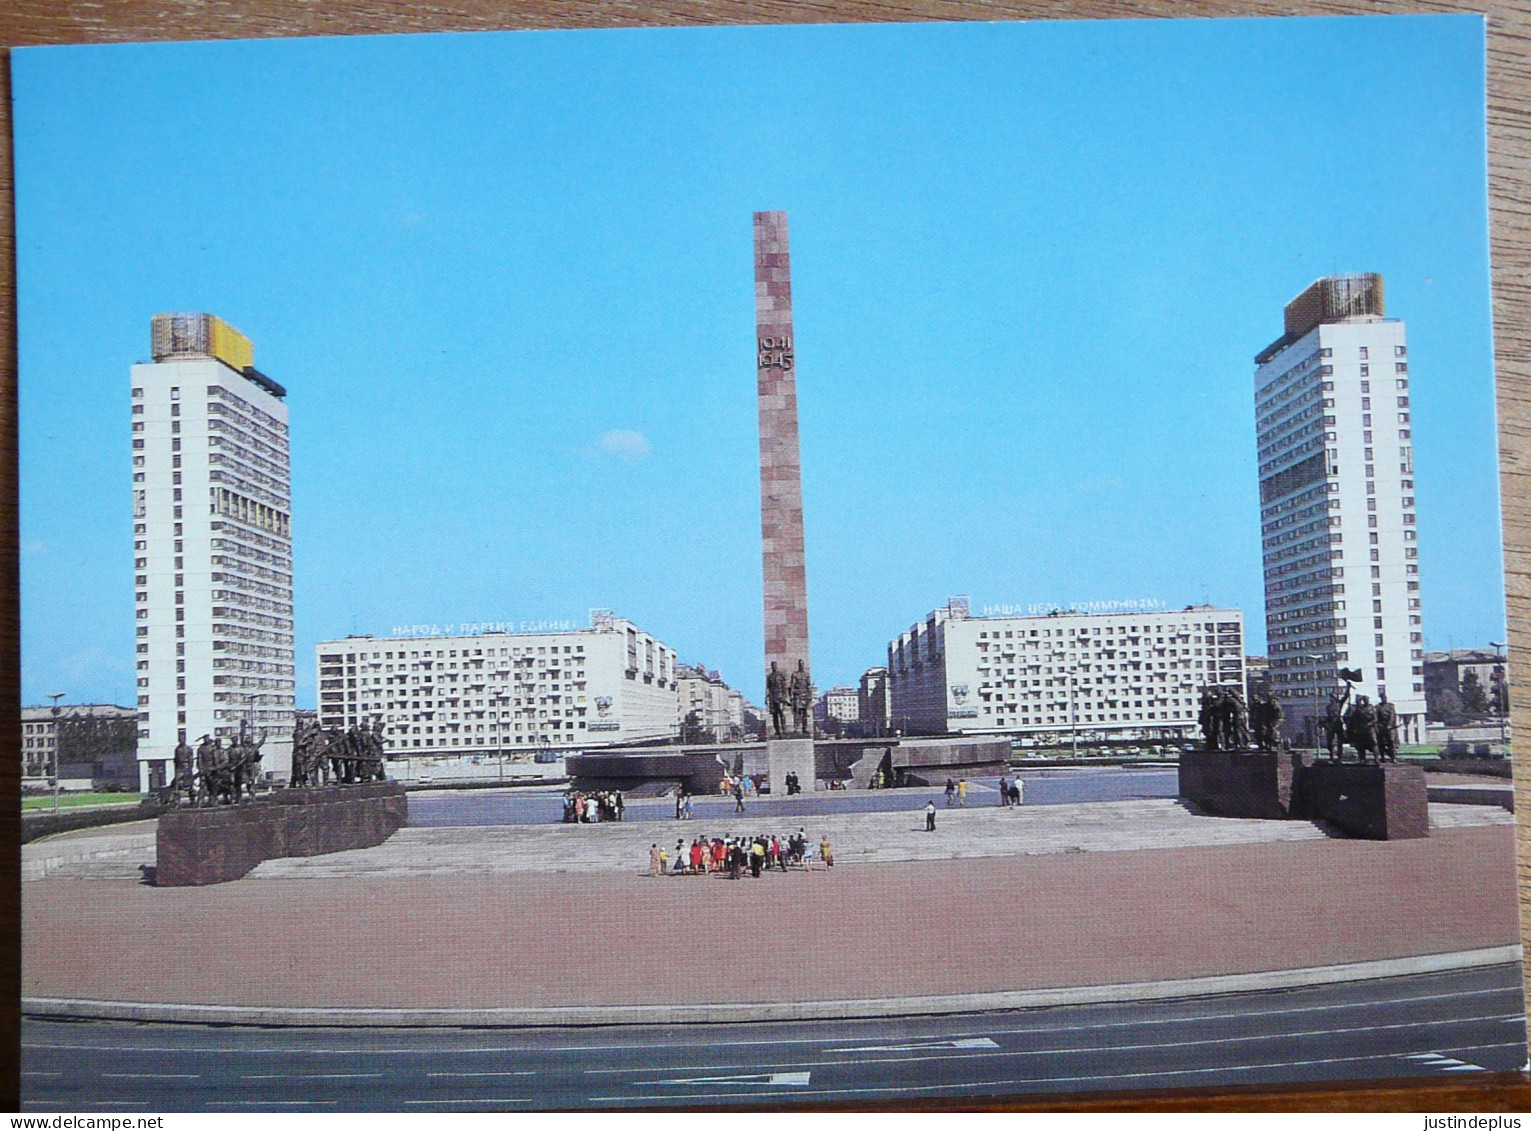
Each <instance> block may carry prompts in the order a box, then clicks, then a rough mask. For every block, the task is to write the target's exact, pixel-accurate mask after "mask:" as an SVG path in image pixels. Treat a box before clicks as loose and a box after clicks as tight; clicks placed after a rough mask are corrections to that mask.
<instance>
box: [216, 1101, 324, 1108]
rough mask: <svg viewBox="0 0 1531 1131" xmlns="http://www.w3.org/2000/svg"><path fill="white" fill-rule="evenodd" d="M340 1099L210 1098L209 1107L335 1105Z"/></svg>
mask: <svg viewBox="0 0 1531 1131" xmlns="http://www.w3.org/2000/svg"><path fill="white" fill-rule="evenodd" d="M339 1102H340V1101H339V1100H208V1101H207V1106H208V1107H334V1106H335V1105H336V1104H338V1103H339Z"/></svg>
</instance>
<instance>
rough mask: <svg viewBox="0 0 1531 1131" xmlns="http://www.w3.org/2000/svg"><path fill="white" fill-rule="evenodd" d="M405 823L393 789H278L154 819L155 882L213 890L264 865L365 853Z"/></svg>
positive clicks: (399, 794)
mask: <svg viewBox="0 0 1531 1131" xmlns="http://www.w3.org/2000/svg"><path fill="white" fill-rule="evenodd" d="M408 816H409V801H408V799H407V798H406V796H405V794H404V787H403V786H402V785H400V784H399V783H398V782H368V783H365V784H360V785H345V786H330V787H327V788H321V789H283V790H278V791H277V792H275V793H273V794H270V795H269V796H266V797H262V798H260V799H259V800H256V801H252V802H249V803H248V804H243V805H224V806H217V807H214V808H208V809H176V810H173V811H170V812H167V813H165V814H164V815H163V816H161V817H160V819H159V832H158V835H157V837H156V841H155V873H154V882H155V884H156V885H158V886H160V887H186V886H190V885H199V884H219V883H223V882H225V881H226V880H237V879H239V878H240V877H241V876H243V875H245V874H247V873H248V872H249V871H250V870H251V869H253V868H254V867H255V866H256V865H257V864H259V863H260V862H261V861H263V860H274V859H277V858H279V857H283V856H319V855H322V854H324V853H326V852H344V851H346V850H347V849H352V848H371V847H373V846H375V845H379V844H382V843H383V842H384V841H385V840H387V839H388V838H389V837H390V836H392V835H393V834H394V833H395V832H397V831H398V830H399V829H401V828H402V827H403V826H404V823H405V821H406V820H407V819H408Z"/></svg>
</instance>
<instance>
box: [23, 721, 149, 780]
mask: <svg viewBox="0 0 1531 1131" xmlns="http://www.w3.org/2000/svg"><path fill="white" fill-rule="evenodd" d="M55 752H56V753H57V755H58V763H57V765H58V776H59V779H60V780H61V781H63V780H71V781H89V782H90V783H91V785H92V786H93V787H94V788H96V789H104V788H108V787H113V788H118V789H126V790H133V791H137V790H138V788H139V778H138V710H137V709H136V708H134V707H118V706H115V705H114V704H102V703H82V704H76V705H69V704H63V703H61V704H59V706H58V710H57V713H55V711H54V708H52V707H23V708H22V709H21V757H22V773H23V776H24V777H25V778H30V779H32V781H33V782H34V783H39V782H42V781H46V780H48V779H49V778H51V777H52V776H53V768H54V760H53V759H54V754H55Z"/></svg>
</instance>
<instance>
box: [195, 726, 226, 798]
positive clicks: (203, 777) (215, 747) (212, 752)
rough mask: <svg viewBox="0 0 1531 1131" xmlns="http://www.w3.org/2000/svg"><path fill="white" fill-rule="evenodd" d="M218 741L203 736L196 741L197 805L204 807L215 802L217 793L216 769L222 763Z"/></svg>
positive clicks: (208, 736)
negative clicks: (210, 802) (211, 801)
mask: <svg viewBox="0 0 1531 1131" xmlns="http://www.w3.org/2000/svg"><path fill="white" fill-rule="evenodd" d="M220 745H221V743H220V742H219V741H218V739H216V738H214V737H213V736H212V735H210V734H204V735H203V736H202V737H201V738H200V739H198V740H197V804H199V805H206V804H207V803H208V801H209V800H210V799H211V800H216V799H217V793H218V767H219V765H220V764H221V763H222V757H221V755H220V751H219V746H220Z"/></svg>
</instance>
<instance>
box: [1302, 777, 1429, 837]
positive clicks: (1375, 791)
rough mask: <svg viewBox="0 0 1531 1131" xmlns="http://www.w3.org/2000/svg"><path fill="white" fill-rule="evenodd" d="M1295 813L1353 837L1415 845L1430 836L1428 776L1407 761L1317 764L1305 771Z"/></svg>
mask: <svg viewBox="0 0 1531 1131" xmlns="http://www.w3.org/2000/svg"><path fill="white" fill-rule="evenodd" d="M1297 794H1298V795H1297V796H1296V797H1294V798H1293V801H1294V806H1293V807H1294V809H1296V810H1298V812H1299V813H1300V815H1301V816H1304V817H1308V818H1316V819H1318V820H1322V821H1327V822H1329V823H1330V824H1331V825H1334V826H1336V827H1337V828H1340V829H1342V830H1344V831H1345V832H1347V833H1349V834H1350V835H1351V836H1356V837H1365V838H1367V839H1369V840H1409V839H1412V838H1415V837H1422V836H1429V835H1430V806H1429V800H1428V797H1427V796H1426V789H1425V771H1424V770H1423V769H1421V768H1420V767H1419V766H1414V765H1409V764H1408V763H1405V762H1384V763H1382V764H1381V765H1378V764H1377V763H1375V762H1367V763H1365V764H1362V763H1359V762H1328V761H1317V762H1314V763H1313V764H1312V765H1309V766H1305V767H1304V768H1303V772H1302V777H1301V779H1300V781H1299V783H1298V790H1297Z"/></svg>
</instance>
